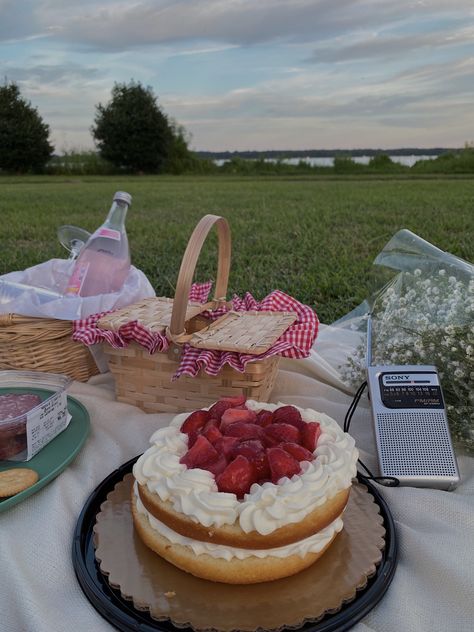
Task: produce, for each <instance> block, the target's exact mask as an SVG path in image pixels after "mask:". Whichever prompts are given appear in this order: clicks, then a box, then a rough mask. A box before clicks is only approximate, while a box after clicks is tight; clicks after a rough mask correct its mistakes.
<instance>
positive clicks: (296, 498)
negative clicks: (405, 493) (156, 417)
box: [133, 400, 358, 535]
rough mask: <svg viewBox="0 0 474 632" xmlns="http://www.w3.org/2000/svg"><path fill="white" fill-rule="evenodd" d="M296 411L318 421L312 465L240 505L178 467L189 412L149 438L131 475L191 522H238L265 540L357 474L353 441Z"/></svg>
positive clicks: (256, 488) (260, 488) (331, 423)
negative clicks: (182, 426)
mask: <svg viewBox="0 0 474 632" xmlns="http://www.w3.org/2000/svg"><path fill="white" fill-rule="evenodd" d="M282 405H283V404H262V403H260V402H254V401H252V400H249V401H247V406H248V408H250V409H253V410H261V409H265V410H270V411H273V410H275V409H276V408H279V407H280V406H282ZM296 408H298V407H296ZM298 410H299V411H300V413H301V416H302V418H303V420H304V421H306V422H311V421H317V422H319V424H320V426H321V435H320V437H319V440H318V445H317V447H316V450H315V451H314V455H315V459H314V461H311V462H309V461H303V462H302V463H301V470H302V471H301V473H300V474H296V475H294V476H292V477H291V478H287V477H283V478H281V479H280V480H279V481H278V484H276V485H275V484H273V483H270V482H267V483H264V484H263V485H259V484H254V485H252V487H251V488H250V491H249V493H248V494H245V496H244V499H243V500H242V501H240V500H238V498H237V497H236V495H235V494H229V493H224V492H219V491H218V489H217V485H216V482H215V479H214V476H213V475H212V474H211V473H210V472H208V471H206V470H201V469H199V468H193V469H188V468H187V467H186V466H185V465H183V464H181V463H180V462H179V460H180V458H181V457H182V456H183V455H184V454H185V453H186V451H187V449H188V443H187V435H185V434H183V433H182V432H180V428H181V425H182V423H183V421H184V420H185V419H186V418H187V417H188V415H189V413H183V414H181V415H177V416H176V417H175V418H174V419H173V420H172V422H171V424H170V425H169V426H168V427H166V428H161V429H160V430H157V431H156V432H155V433H154V434H153V435H152V436H151V438H150V443H151V444H152V445H151V447H150V448H149V449H148V450H147V451H146V452H145V453H144V454H142V456H141V457H140V458H139V459H138V460H137V462H136V463H135V465H134V468H133V474H134V476H135V478H136V480H137V481H138V482H139V483H140V484H141V485H146V486H147V488H148V489H149V491H150V492H152V493H156V494H157V495H158V496H159V498H160V499H161V500H162V501H169V502H170V503H171V504H172V506H173V508H174V509H175V511H177V512H179V513H182V514H184V515H186V516H188V517H189V518H191V519H192V520H193V521H195V522H196V523H200V524H202V525H204V526H206V527H210V526H216V527H220V526H222V525H224V524H234V523H235V522H238V524H239V525H240V527H241V529H242V530H243V531H244V532H245V533H250V532H251V531H257V532H258V533H260V534H261V535H268V534H269V533H272V532H273V531H275V530H276V529H279V528H280V527H283V526H286V525H288V524H293V523H297V522H300V521H301V520H303V519H304V518H305V517H306V516H307V515H308V514H309V513H311V512H312V511H314V510H315V509H316V508H317V507H319V506H321V505H323V504H324V503H325V502H326V501H327V500H328V499H329V498H332V497H333V496H334V495H335V494H337V493H338V492H339V491H341V490H342V489H346V488H348V487H349V486H350V485H351V481H352V478H353V477H354V476H355V475H356V464H357V458H358V451H357V449H356V448H355V443H354V439H353V438H352V437H351V436H350V435H348V434H347V433H345V432H343V431H342V429H341V428H340V427H339V425H338V424H337V422H336V421H335V420H334V419H331V417H328V415H325V414H324V413H318V412H316V411H314V410H312V409H302V408H298Z"/></svg>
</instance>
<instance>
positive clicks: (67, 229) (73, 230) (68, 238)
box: [57, 224, 91, 261]
mask: <svg viewBox="0 0 474 632" xmlns="http://www.w3.org/2000/svg"><path fill="white" fill-rule="evenodd" d="M57 234H58V239H59V243H60V244H61V245H62V246H64V248H66V250H67V251H68V252H69V257H68V261H74V260H75V259H77V257H78V256H79V253H80V252H81V250H82V248H83V247H84V245H85V243H86V242H87V240H88V239H89V237H90V236H91V234H90V233H89V232H87V230H84V228H79V226H71V225H70V224H66V225H64V226H60V227H59V228H58V233H57Z"/></svg>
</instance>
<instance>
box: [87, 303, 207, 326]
mask: <svg viewBox="0 0 474 632" xmlns="http://www.w3.org/2000/svg"><path fill="white" fill-rule="evenodd" d="M202 309H203V306H202V303H197V302H189V303H188V306H187V309H186V320H189V319H190V318H193V317H194V316H197V314H199V313H200V312H201V311H202ZM172 310H173V299H172V298H166V297H155V296H154V297H152V298H145V299H143V300H142V301H139V302H138V303H133V304H132V305H128V306H127V307H122V308H121V309H117V310H115V311H114V312H111V313H110V314H106V315H105V316H103V317H102V318H101V319H100V320H99V321H98V323H97V325H98V327H100V328H101V329H108V330H110V331H118V330H119V329H120V327H121V326H122V325H126V324H127V323H129V322H131V321H137V322H138V323H139V324H140V325H143V326H144V327H146V328H147V329H149V330H150V331H152V332H158V333H160V334H164V333H165V331H166V328H167V327H169V324H170V322H171V312H172Z"/></svg>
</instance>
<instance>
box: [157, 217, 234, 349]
mask: <svg viewBox="0 0 474 632" xmlns="http://www.w3.org/2000/svg"><path fill="white" fill-rule="evenodd" d="M214 225H215V226H216V228H217V234H218V238H219V254H218V264H217V280H216V287H215V291H214V301H216V302H217V303H218V304H219V303H222V302H224V301H225V297H226V294H227V284H228V282H229V272H230V251H231V246H230V227H229V224H228V222H227V220H226V219H224V218H223V217H220V216H219V215H204V217H203V218H202V219H201V220H200V222H199V223H198V225H197V226H196V228H195V229H194V231H193V234H192V235H191V237H190V239H189V242H188V245H187V247H186V250H185V252H184V256H183V260H182V261H181V267H180V269H179V274H178V281H177V283H176V291H175V295H174V302H173V310H172V312H171V322H170V326H169V329H168V334H169V337H170V338H171V340H173V342H180V341H183V338H184V336H183V334H185V329H184V323H185V320H186V309H187V306H188V297H189V291H190V289H191V284H192V282H193V277H194V271H195V269H196V264H197V260H198V258H199V255H200V253H201V248H202V246H203V244H204V241H205V240H206V237H207V236H208V234H209V231H210V230H211V228H212V227H213V226H214ZM203 307H204V306H203ZM180 339H181V340H180Z"/></svg>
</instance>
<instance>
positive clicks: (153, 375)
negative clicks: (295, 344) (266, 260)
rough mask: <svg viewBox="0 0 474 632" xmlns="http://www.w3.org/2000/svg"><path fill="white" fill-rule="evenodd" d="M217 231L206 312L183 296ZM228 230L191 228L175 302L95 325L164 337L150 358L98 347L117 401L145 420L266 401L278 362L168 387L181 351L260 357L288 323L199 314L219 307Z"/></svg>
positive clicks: (218, 220) (255, 315) (215, 221)
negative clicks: (233, 400) (230, 401)
mask: <svg viewBox="0 0 474 632" xmlns="http://www.w3.org/2000/svg"><path fill="white" fill-rule="evenodd" d="M214 225H215V226H216V228H217V230H218V238H219V252H218V267H217V279H216V286H215V298H214V299H213V300H212V301H211V302H209V303H205V304H200V303H190V302H189V301H188V297H189V291H190V288H191V284H192V281H193V276H194V271H195V268H196V263H197V260H198V257H199V254H200V252H201V248H202V245H203V244H204V241H205V239H206V237H207V235H208V233H209V231H210V230H211V228H212V227H213V226H214ZM230 252H231V242H230V229H229V225H228V223H227V221H226V220H225V219H224V218H222V217H219V216H216V215H206V216H204V217H203V218H202V219H201V221H200V222H199V223H198V225H197V226H196V228H195V229H194V232H193V234H192V235H191V238H190V240H189V243H188V245H187V248H186V251H185V253H184V256H183V259H182V262H181V267H180V271H179V275H178V281H177V285H176V292H175V297H174V300H173V299H169V298H154V299H146V300H144V301H142V302H140V303H136V304H134V305H131V306H128V307H126V308H123V309H120V310H117V311H116V312H112V313H111V314H108V315H106V316H104V317H103V318H101V319H100V320H99V322H98V326H99V327H100V328H101V329H108V330H111V331H118V329H119V328H120V327H121V326H122V325H124V324H125V323H127V322H130V321H138V322H139V323H140V324H142V325H144V326H146V327H147V328H148V329H149V330H150V331H155V332H160V333H162V334H164V333H165V334H166V337H167V339H168V340H169V341H170V342H171V344H170V346H169V348H168V350H167V351H166V352H157V353H154V354H150V353H149V352H148V350H147V349H145V348H143V347H142V346H140V345H139V344H137V343H136V342H131V343H130V344H129V345H128V346H127V347H125V348H114V347H112V346H110V345H107V344H106V345H104V347H105V349H104V351H105V353H106V355H107V356H108V361H109V368H110V370H111V372H112V373H113V375H114V377H115V384H116V396H117V399H118V400H120V401H122V402H127V403H129V404H133V405H134V406H138V407H139V408H142V409H143V410H145V411H146V412H150V413H153V412H160V411H161V412H179V411H188V410H194V409H196V408H200V407H203V406H208V405H210V404H211V403H213V402H215V401H216V400H217V399H219V398H220V397H225V396H232V395H241V394H244V395H246V396H247V397H248V398H252V399H256V400H259V401H265V400H267V399H268V396H269V395H270V392H271V390H272V388H273V384H274V382H275V378H276V374H277V371H278V363H279V356H271V357H268V358H264V359H258V360H255V361H252V362H248V363H247V364H246V366H245V370H244V372H243V373H241V372H240V371H237V370H236V369H234V368H232V367H231V366H230V365H228V364H226V365H224V367H223V368H222V369H221V370H220V371H219V373H218V374H217V375H216V376H212V375H209V374H207V373H205V372H204V370H203V369H201V370H200V371H199V372H198V374H197V375H196V376H194V377H191V376H189V375H182V376H181V377H179V379H175V380H172V377H173V375H174V374H175V373H176V371H177V369H178V366H179V364H180V359H181V353H182V346H183V344H184V343H189V344H190V345H191V346H193V347H195V348H202V349H213V350H222V351H224V350H226V351H236V352H240V353H252V354H259V353H262V351H263V350H265V349H268V348H269V347H270V346H271V345H272V344H273V343H274V342H275V341H276V340H277V339H278V338H279V337H280V335H281V334H282V333H283V332H284V331H285V330H286V329H287V328H288V327H289V326H290V325H291V323H292V322H293V321H294V320H295V315H294V314H293V313H291V312H263V311H262V312H243V313H236V312H232V311H231V312H227V313H226V314H225V316H223V317H219V318H218V319H217V320H214V321H212V320H209V319H206V318H204V317H203V316H202V315H201V314H202V312H203V311H206V310H211V311H213V310H216V309H218V308H219V306H222V305H223V304H226V300H225V296H226V292H227V284H228V279H229V271H230Z"/></svg>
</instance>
